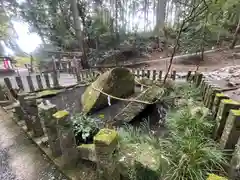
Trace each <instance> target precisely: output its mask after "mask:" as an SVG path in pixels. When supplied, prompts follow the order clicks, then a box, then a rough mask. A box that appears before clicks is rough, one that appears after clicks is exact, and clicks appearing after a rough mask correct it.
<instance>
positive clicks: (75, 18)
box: [70, 0, 89, 69]
mask: <svg viewBox="0 0 240 180" xmlns="http://www.w3.org/2000/svg"><path fill="white" fill-rule="evenodd" d="M70 4H71V9H72V15H73V21H74V25H75V31H76V36H77V40H78V45H79V48H80V50H81V51H82V54H83V55H82V58H81V65H82V68H83V69H86V68H89V64H88V62H87V57H86V53H85V49H84V43H83V37H82V32H81V23H80V19H79V12H78V8H77V7H78V6H77V1H76V0H70Z"/></svg>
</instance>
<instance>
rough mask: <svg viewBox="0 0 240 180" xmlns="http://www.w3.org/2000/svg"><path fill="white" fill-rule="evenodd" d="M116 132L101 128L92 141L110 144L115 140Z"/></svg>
mask: <svg viewBox="0 0 240 180" xmlns="http://www.w3.org/2000/svg"><path fill="white" fill-rule="evenodd" d="M117 138H118V134H117V132H116V131H115V130H112V129H101V130H100V131H99V132H98V133H97V135H96V136H94V138H93V140H94V142H95V143H96V142H100V143H103V144H106V145H110V144H111V143H112V142H114V141H116V140H117Z"/></svg>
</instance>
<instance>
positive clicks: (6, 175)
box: [0, 107, 67, 180]
mask: <svg viewBox="0 0 240 180" xmlns="http://www.w3.org/2000/svg"><path fill="white" fill-rule="evenodd" d="M0 117H1V118H0V179H1V180H53V179H55V180H66V179H67V178H65V177H64V176H63V175H62V174H61V173H60V172H59V171H58V170H57V169H56V167H55V166H54V165H53V164H51V163H50V161H49V160H48V159H47V158H46V157H44V156H43V155H42V152H41V151H40V150H39V149H38V147H36V146H35V145H34V144H32V141H31V140H29V139H28V137H27V136H26V134H25V133H24V132H22V131H21V129H20V127H18V125H16V124H15V123H14V122H13V121H12V120H11V119H10V118H9V116H8V115H7V114H6V112H5V111H4V110H3V109H2V108H1V107H0Z"/></svg>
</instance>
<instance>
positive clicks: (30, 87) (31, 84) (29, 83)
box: [27, 76, 35, 92]
mask: <svg viewBox="0 0 240 180" xmlns="http://www.w3.org/2000/svg"><path fill="white" fill-rule="evenodd" d="M27 82H28V86H29V89H30V92H34V91H35V88H34V86H33V82H32V77H31V76H27Z"/></svg>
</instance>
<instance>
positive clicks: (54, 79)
mask: <svg viewBox="0 0 240 180" xmlns="http://www.w3.org/2000/svg"><path fill="white" fill-rule="evenodd" d="M51 76H52V80H53V87H54V88H57V87H59V82H58V75H57V73H56V72H52V73H51Z"/></svg>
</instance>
